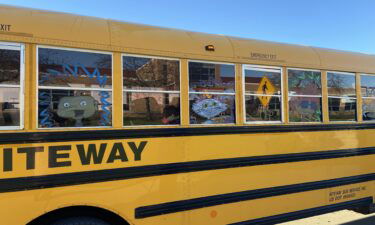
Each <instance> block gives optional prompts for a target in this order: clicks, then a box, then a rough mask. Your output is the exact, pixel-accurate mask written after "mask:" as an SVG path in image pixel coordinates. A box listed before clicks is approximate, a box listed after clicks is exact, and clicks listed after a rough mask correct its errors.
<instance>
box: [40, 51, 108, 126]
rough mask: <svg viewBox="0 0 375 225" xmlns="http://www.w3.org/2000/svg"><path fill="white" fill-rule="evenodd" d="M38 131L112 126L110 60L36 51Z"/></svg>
mask: <svg viewBox="0 0 375 225" xmlns="http://www.w3.org/2000/svg"><path fill="white" fill-rule="evenodd" d="M38 62H39V65H38V66H39V76H38V77H39V80H38V84H39V88H38V89H39V91H38V121H39V122H38V123H39V127H40V128H52V127H98V126H111V125H112V103H111V102H112V89H111V88H112V56H111V55H110V54H103V53H92V52H79V51H73V50H63V49H49V48H38Z"/></svg>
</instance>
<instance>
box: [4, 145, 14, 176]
mask: <svg viewBox="0 0 375 225" xmlns="http://www.w3.org/2000/svg"><path fill="white" fill-rule="evenodd" d="M12 170H13V149H11V148H4V150H3V171H4V172H7V171H12Z"/></svg>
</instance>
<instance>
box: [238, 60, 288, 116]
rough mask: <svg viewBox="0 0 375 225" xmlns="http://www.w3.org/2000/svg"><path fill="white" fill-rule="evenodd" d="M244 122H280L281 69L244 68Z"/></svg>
mask: <svg viewBox="0 0 375 225" xmlns="http://www.w3.org/2000/svg"><path fill="white" fill-rule="evenodd" d="M244 75H245V79H244V80H245V113H246V118H245V119H246V122H257V121H262V122H280V121H281V120H282V116H281V108H282V107H281V95H282V91H281V69H280V68H263V67H255V66H246V65H245V66H244Z"/></svg>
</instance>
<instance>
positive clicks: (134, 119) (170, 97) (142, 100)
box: [124, 92, 180, 126]
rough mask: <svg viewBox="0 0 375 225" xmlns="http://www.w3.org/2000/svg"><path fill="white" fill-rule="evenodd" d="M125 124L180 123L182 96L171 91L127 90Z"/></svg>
mask: <svg viewBox="0 0 375 225" xmlns="http://www.w3.org/2000/svg"><path fill="white" fill-rule="evenodd" d="M124 94H125V98H124V125H125V126H135V125H145V124H146V125H178V124H180V107H179V104H180V97H179V94H170V93H138V92H135V93H132V92H126V93H124Z"/></svg>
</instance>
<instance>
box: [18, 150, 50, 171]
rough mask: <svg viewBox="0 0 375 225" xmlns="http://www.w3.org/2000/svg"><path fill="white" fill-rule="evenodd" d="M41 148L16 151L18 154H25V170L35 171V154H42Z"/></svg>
mask: <svg viewBox="0 0 375 225" xmlns="http://www.w3.org/2000/svg"><path fill="white" fill-rule="evenodd" d="M43 151H44V149H43V147H26V148H19V149H18V150H17V152H18V153H25V154H26V169H28V170H33V169H35V154H36V153H37V152H43Z"/></svg>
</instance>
